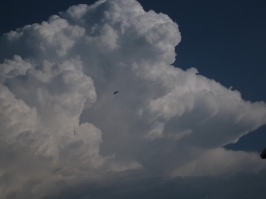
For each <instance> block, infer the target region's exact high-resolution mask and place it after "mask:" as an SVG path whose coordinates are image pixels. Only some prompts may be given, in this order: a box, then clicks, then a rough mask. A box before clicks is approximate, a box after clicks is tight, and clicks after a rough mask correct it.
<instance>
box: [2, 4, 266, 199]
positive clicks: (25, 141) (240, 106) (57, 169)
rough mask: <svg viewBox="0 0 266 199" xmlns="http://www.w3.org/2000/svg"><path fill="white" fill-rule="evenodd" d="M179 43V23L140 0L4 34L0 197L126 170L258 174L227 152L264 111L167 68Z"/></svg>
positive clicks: (263, 118)
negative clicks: (146, 6)
mask: <svg viewBox="0 0 266 199" xmlns="http://www.w3.org/2000/svg"><path fill="white" fill-rule="evenodd" d="M180 40H181V36H180V32H179V30H178V26H177V24H176V23H174V22H173V21H172V20H171V19H170V18H169V17H168V16H167V15H165V14H162V13H160V14H157V13H155V12H154V11H149V12H146V11H144V10H143V8H142V7H141V5H140V4H139V3H138V2H137V1H135V0H107V1H105V0H100V1H98V2H96V3H95V4H93V5H91V6H88V5H84V4H82V5H77V6H72V7H70V8H69V9H68V10H67V11H66V12H62V13H60V14H59V16H57V15H54V16H52V17H50V18H49V20H48V21H47V22H42V23H41V24H33V25H27V26H24V27H23V28H21V29H17V30H16V31H11V32H9V33H7V34H5V35H3V36H2V37H1V39H0V61H1V64H0V110H1V112H0V127H1V134H0V142H1V144H0V147H1V150H0V152H1V163H0V165H1V167H0V182H1V183H0V190H1V198H8V197H10V198H28V199H29V198H43V197H49V196H53V195H54V194H56V193H57V192H59V191H60V190H64V189H67V188H69V187H75V186H79V185H81V184H86V185H88V186H89V184H90V183H93V182H97V183H98V184H106V183H107V184H108V183H109V182H112V181H115V180H116V179H121V178H129V176H131V175H130V174H131V173H132V172H133V173H140V174H141V176H142V177H143V176H153V177H154V176H170V177H174V176H217V175H220V174H234V173H237V172H240V171H246V172H256V171H259V170H261V169H263V168H265V166H266V165H265V163H263V162H261V161H260V159H259V157H258V155H257V154H255V153H247V152H243V151H239V152H233V151H227V150H225V149H224V148H223V146H224V145H226V144H228V143H232V142H236V141H237V140H238V139H239V138H240V137H241V136H243V135H244V134H246V133H248V132H251V131H253V130H255V129H257V128H258V127H260V126H262V125H264V124H265V123H266V107H265V104H264V103H263V102H256V103H251V102H246V101H243V100H242V99H241V95H240V93H239V92H238V91H233V90H231V89H227V88H225V87H223V86H222V85H221V84H219V83H217V82H215V81H214V80H210V79H208V78H206V77H204V76H201V75H199V74H198V72H197V70H196V69H195V68H191V69H189V70H187V71H183V70H181V69H179V68H176V67H174V66H173V65H171V64H173V63H174V61H175V47H176V46H177V45H178V43H179V42H180ZM115 91H119V93H118V94H116V95H113V94H114V92H115ZM136 176H138V177H139V176H140V175H136ZM139 178H140V177H139ZM55 185H56V186H55Z"/></svg>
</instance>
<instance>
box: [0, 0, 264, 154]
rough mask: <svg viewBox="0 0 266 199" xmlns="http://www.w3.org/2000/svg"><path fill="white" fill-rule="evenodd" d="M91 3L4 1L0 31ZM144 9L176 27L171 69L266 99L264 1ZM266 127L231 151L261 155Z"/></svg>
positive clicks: (155, 1) (150, 1)
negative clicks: (188, 71)
mask: <svg viewBox="0 0 266 199" xmlns="http://www.w3.org/2000/svg"><path fill="white" fill-rule="evenodd" d="M94 2H95V0H87V1H86V0H64V1H58V0H53V1H52V0H38V1H35V0H23V1H17V0H9V1H7V0H4V1H1V2H0V12H1V18H0V33H1V35H2V34H3V33H5V32H9V31H10V30H15V29H16V28H19V27H22V26H24V25H27V24H32V23H40V22H41V21H45V20H47V19H48V17H49V16H51V15H53V14H57V13H58V12H59V11H64V10H66V9H67V8H68V7H69V6H71V5H76V4H79V3H86V4H92V3H94ZM139 2H140V3H141V4H142V6H143V7H144V9H145V10H150V9H152V10H155V11H156V12H162V13H165V14H167V15H169V16H170V18H172V20H173V21H175V22H176V23H177V24H178V25H179V28H180V32H181V35H182V41H181V43H180V44H179V45H178V46H177V48H176V53H177V59H176V62H175V65H176V66H177V67H180V68H182V69H187V68H190V67H195V68H197V69H198V71H199V73H200V74H201V75H203V76H206V77H208V78H210V79H214V80H215V81H218V82H220V83H221V84H222V85H224V86H226V87H230V86H232V87H233V89H236V90H238V91H240V92H241V94H242V97H243V99H244V100H250V101H252V102H255V101H266V87H265V85H266V79H265V74H266V56H265V55H266V37H265V35H266V12H265V10H266V2H264V1H250V0H237V1H233V0H232V1H229V0H217V1H213V0H202V1H197V0H179V1H172V0H171V1H170V0H139ZM265 131H266V127H262V128H260V129H259V130H257V131H255V132H253V133H251V134H249V135H247V136H244V137H243V138H241V139H240V141H239V142H238V143H237V144H235V145H230V146H227V148H230V149H234V150H239V149H241V150H246V151H261V150H262V149H263V148H264V146H266V134H265Z"/></svg>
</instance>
